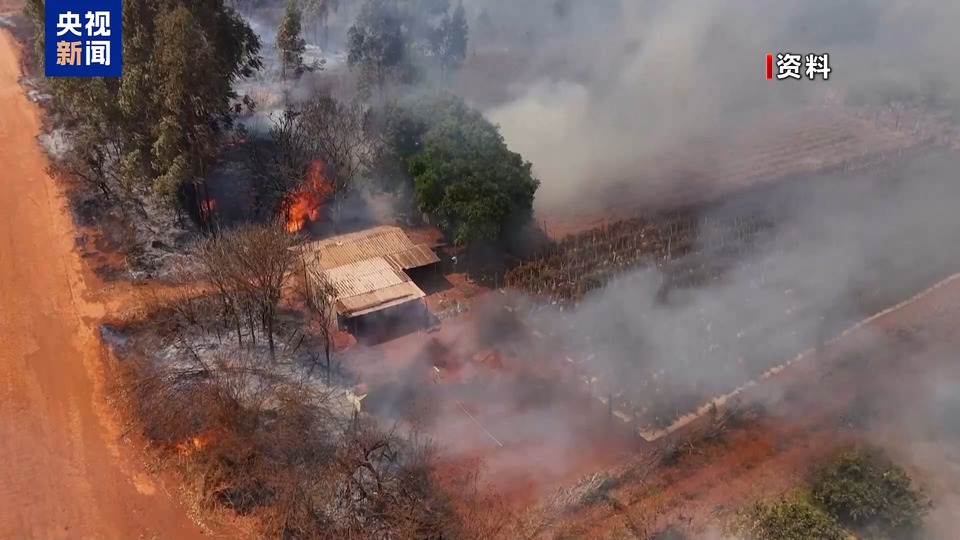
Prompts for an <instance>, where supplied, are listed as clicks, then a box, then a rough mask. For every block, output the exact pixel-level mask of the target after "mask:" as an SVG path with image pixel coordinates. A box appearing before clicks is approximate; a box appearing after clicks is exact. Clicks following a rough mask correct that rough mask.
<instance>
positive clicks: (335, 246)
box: [304, 227, 440, 317]
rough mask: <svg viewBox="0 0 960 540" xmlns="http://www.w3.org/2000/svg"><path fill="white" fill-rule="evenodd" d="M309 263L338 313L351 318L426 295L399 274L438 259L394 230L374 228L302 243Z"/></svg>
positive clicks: (423, 246)
mask: <svg viewBox="0 0 960 540" xmlns="http://www.w3.org/2000/svg"><path fill="white" fill-rule="evenodd" d="M304 248H305V250H306V252H307V253H308V255H309V261H310V263H311V264H313V265H316V266H317V267H318V268H319V269H320V270H321V271H322V272H323V274H324V276H325V277H326V279H327V280H328V281H329V282H330V285H331V286H332V287H333V289H334V291H335V293H336V296H337V312H338V313H340V314H341V315H343V316H345V317H356V316H359V315H365V314H367V313H371V312H373V311H378V310H381V309H385V308H388V307H391V306H396V305H399V304H403V303H406V302H409V301H411V300H417V299H420V298H423V297H424V296H426V294H425V293H424V292H423V291H422V290H420V288H419V287H417V285H416V284H415V283H414V282H413V281H412V280H411V279H410V277H409V276H408V275H407V274H406V273H405V272H404V270H408V269H411V268H418V267H421V266H427V265H429V264H433V263H436V262H439V261H440V258H439V257H437V255H436V253H434V252H433V251H432V250H431V249H430V248H429V247H427V246H426V245H422V244H421V245H414V244H413V242H412V241H411V240H410V238H409V237H408V236H407V235H406V234H405V233H404V232H403V230H401V229H400V228H399V227H375V228H373V229H367V230H365V231H360V232H355V233H350V234H344V235H341V236H335V237H333V238H327V239H324V240H319V241H316V242H312V243H309V244H306V245H305V246H304Z"/></svg>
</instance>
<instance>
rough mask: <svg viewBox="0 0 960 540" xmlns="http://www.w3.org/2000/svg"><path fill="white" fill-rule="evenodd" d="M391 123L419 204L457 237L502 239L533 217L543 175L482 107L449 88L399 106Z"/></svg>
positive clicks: (470, 240) (467, 240) (393, 138)
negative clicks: (514, 147)
mask: <svg viewBox="0 0 960 540" xmlns="http://www.w3.org/2000/svg"><path fill="white" fill-rule="evenodd" d="M392 125H393V126H394V129H392V130H391V141H390V143H391V146H392V147H393V148H394V149H395V151H396V152H397V154H398V155H399V157H400V159H402V160H403V161H404V162H405V163H406V164H407V169H408V172H409V173H410V175H411V177H412V180H413V187H414V192H415V194H416V198H417V202H418V205H419V207H420V210H421V211H423V212H425V213H427V214H429V215H431V216H432V217H433V218H434V219H435V220H436V222H437V225H438V226H439V227H440V228H441V229H442V230H443V231H444V232H445V233H446V234H448V235H449V236H450V237H451V238H452V239H453V240H454V242H455V243H457V244H470V243H474V242H478V241H484V240H499V239H502V238H503V237H504V233H505V232H506V231H507V229H508V228H509V225H511V224H515V223H520V222H522V221H523V220H525V219H527V218H529V216H530V213H531V211H532V208H533V198H534V195H535V194H536V191H537V188H538V187H539V185H540V182H539V180H537V179H536V178H535V177H534V176H533V173H532V170H531V164H530V163H529V162H528V161H525V160H524V159H523V158H522V157H521V156H520V154H517V153H515V152H512V151H510V149H509V148H507V145H506V143H505V142H504V140H503V136H502V135H501V134H500V131H499V129H498V128H497V126H495V125H494V124H492V123H490V122H489V121H488V120H487V119H486V118H484V117H483V115H482V114H481V113H480V112H479V111H477V110H475V109H472V108H470V107H469V106H468V105H466V104H465V103H464V102H463V101H462V100H460V99H459V98H457V97H454V96H447V95H445V96H442V97H440V98H439V99H436V100H433V99H424V100H423V101H421V102H419V103H417V104H414V105H413V106H412V107H411V108H410V109H408V110H405V111H403V112H398V113H396V115H395V118H394V119H393V121H392Z"/></svg>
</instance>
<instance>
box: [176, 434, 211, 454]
mask: <svg viewBox="0 0 960 540" xmlns="http://www.w3.org/2000/svg"><path fill="white" fill-rule="evenodd" d="M214 438H215V437H214V435H213V433H202V434H200V435H197V436H196V437H190V438H189V439H187V440H185V441H183V442H179V443H177V445H176V448H177V451H178V452H180V453H181V454H185V455H189V454H192V453H194V452H196V451H197V450H203V448H204V447H205V446H207V445H208V444H210V442H211V441H213V439H214Z"/></svg>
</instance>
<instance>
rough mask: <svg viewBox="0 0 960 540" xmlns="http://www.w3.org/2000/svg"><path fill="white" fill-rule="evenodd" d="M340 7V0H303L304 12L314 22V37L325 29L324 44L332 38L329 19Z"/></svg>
mask: <svg viewBox="0 0 960 540" xmlns="http://www.w3.org/2000/svg"><path fill="white" fill-rule="evenodd" d="M338 9H340V0H303V13H304V15H306V16H308V17H310V18H311V19H312V20H313V23H314V25H315V26H314V39H316V38H317V35H318V34H319V33H320V30H322V31H323V41H322V43H323V46H324V47H326V46H327V43H328V42H329V40H330V26H329V20H330V15H331V14H332V13H336V12H337V10H338Z"/></svg>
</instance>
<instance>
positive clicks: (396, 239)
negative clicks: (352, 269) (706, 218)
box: [306, 226, 440, 270]
mask: <svg viewBox="0 0 960 540" xmlns="http://www.w3.org/2000/svg"><path fill="white" fill-rule="evenodd" d="M306 247H307V249H308V250H311V251H313V252H314V253H316V254H317V255H319V256H320V263H319V264H320V267H321V268H323V269H324V270H326V269H329V268H337V267H338V266H343V265H345V264H350V263H355V262H357V261H362V260H364V259H372V258H375V257H388V256H395V255H400V254H404V253H409V255H407V256H406V257H405V263H406V264H409V265H412V266H398V268H403V269H408V268H416V267H417V266H424V265H427V264H431V263H435V262H438V261H439V260H440V259H439V258H438V257H437V256H436V254H434V253H433V252H432V251H430V248H428V247H427V246H426V245H421V246H415V245H413V242H412V241H411V240H410V238H409V237H408V236H407V235H406V233H404V232H403V230H402V229H400V228H399V227H389V226H383V227H374V228H372V229H367V230H365V231H359V232H355V233H350V234H344V235H341V236H335V237H333V238H327V239H326V240H319V241H316V242H313V243H310V244H307V246H306Z"/></svg>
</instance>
